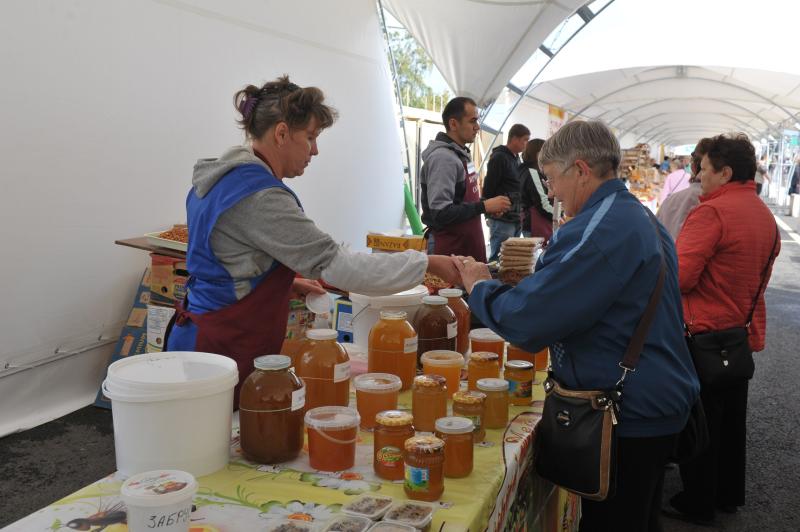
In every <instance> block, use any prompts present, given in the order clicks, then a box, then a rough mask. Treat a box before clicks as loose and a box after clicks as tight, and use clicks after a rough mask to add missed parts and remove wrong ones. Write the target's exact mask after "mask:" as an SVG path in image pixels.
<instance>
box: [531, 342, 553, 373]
mask: <svg viewBox="0 0 800 532" xmlns="http://www.w3.org/2000/svg"><path fill="white" fill-rule="evenodd" d="M549 356H550V350H549V349H548V348H546V347H545V348H544V349H542V350H541V351H539V352H538V353H536V354H535V355H534V362H533V369H534V370H536V371H547V362H548V358H549Z"/></svg>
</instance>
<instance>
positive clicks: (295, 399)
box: [292, 386, 306, 412]
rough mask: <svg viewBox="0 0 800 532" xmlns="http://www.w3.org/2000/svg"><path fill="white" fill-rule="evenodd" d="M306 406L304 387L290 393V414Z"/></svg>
mask: <svg viewBox="0 0 800 532" xmlns="http://www.w3.org/2000/svg"><path fill="white" fill-rule="evenodd" d="M304 406H306V387H305V386H303V387H302V388H300V389H299V390H295V391H293V392H292V412H294V411H295V410H300V409H301V408H303V407H304Z"/></svg>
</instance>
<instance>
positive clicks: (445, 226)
mask: <svg viewBox="0 0 800 532" xmlns="http://www.w3.org/2000/svg"><path fill="white" fill-rule="evenodd" d="M442 123H443V124H444V125H445V129H446V132H444V133H439V134H438V135H437V136H436V139H435V140H432V141H431V142H430V144H428V147H427V148H426V149H425V151H424V152H423V153H422V160H423V163H424V164H423V166H422V170H421V172H420V184H421V186H422V221H423V222H424V223H425V225H427V226H428V238H429V239H431V238H432V240H433V244H432V245H430V244H429V247H428V250H429V252H431V253H434V254H436V255H459V256H469V257H472V258H474V259H475V260H477V261H479V262H486V241H485V240H484V237H483V227H482V226H481V214H495V215H500V214H503V213H504V212H506V211H507V210H508V209H509V208H510V207H511V202H510V200H509V199H508V197H507V196H496V197H494V198H491V199H487V200H481V193H480V188H479V186H478V174H477V172H476V170H475V165H474V164H473V163H472V157H471V154H470V151H469V148H467V147H466V144H468V143H471V142H474V141H475V136H476V135H477V134H478V131H480V125H478V108H477V105H476V103H475V101H474V100H472V99H470V98H465V97H463V96H459V97H457V98H453V99H452V100H450V101H449V102H447V105H446V106H445V108H444V110H443V111H442Z"/></svg>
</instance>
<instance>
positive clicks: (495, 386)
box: [477, 378, 508, 392]
mask: <svg viewBox="0 0 800 532" xmlns="http://www.w3.org/2000/svg"><path fill="white" fill-rule="evenodd" d="M477 385H478V389H479V390H482V391H485V392H503V391H506V390H508V381H507V380H505V379H491V378H486V379H478V382H477Z"/></svg>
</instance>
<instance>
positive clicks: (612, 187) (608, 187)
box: [580, 177, 627, 213]
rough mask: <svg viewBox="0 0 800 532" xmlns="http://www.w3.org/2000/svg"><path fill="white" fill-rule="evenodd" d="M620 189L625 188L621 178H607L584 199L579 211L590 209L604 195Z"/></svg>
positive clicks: (601, 199) (603, 197)
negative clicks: (584, 201)
mask: <svg viewBox="0 0 800 532" xmlns="http://www.w3.org/2000/svg"><path fill="white" fill-rule="evenodd" d="M621 190H627V187H626V186H625V183H623V182H622V180H621V179H618V178H616V177H615V178H613V179H609V180H608V181H606V182H605V183H603V184H602V185H600V186H599V187H598V188H597V190H595V191H594V193H592V195H591V196H589V199H588V200H586V203H584V204H583V207H581V211H580V212H581V213H582V212H584V211H587V210H589V209H591V208H592V207H594V206H595V205H596V204H598V203H600V202H601V201H603V199H605V197H606V196H610V195H611V194H614V193H616V192H619V191H621Z"/></svg>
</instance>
